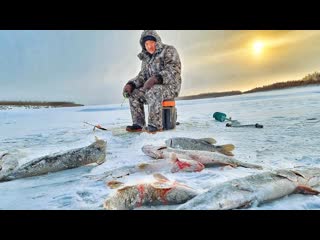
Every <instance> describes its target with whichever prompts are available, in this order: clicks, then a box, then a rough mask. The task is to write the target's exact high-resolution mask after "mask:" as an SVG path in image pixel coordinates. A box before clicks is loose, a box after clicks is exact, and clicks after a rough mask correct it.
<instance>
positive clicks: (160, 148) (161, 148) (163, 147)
mask: <svg viewBox="0 0 320 240" xmlns="http://www.w3.org/2000/svg"><path fill="white" fill-rule="evenodd" d="M166 148H168V147H167V146H160V147H159V148H158V149H157V150H163V149H166Z"/></svg>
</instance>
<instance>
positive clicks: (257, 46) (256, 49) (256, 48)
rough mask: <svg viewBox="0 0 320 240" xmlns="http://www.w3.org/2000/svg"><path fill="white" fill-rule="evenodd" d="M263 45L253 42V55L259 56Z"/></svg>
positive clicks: (260, 42) (259, 42)
mask: <svg viewBox="0 0 320 240" xmlns="http://www.w3.org/2000/svg"><path fill="white" fill-rule="evenodd" d="M264 46H265V44H264V43H263V42H262V41H255V42H254V43H253V46H252V48H253V53H254V54H255V55H260V54H261V53H262V51H263V49H264Z"/></svg>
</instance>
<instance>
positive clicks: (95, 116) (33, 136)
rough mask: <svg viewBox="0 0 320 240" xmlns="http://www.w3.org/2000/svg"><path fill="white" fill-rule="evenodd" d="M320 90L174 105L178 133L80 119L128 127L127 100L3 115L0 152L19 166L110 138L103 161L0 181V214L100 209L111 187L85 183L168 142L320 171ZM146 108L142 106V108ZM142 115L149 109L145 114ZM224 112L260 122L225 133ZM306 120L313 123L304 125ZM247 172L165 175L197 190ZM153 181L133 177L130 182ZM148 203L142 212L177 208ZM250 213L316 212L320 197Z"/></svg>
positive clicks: (252, 171) (246, 121)
mask: <svg viewBox="0 0 320 240" xmlns="http://www.w3.org/2000/svg"><path fill="white" fill-rule="evenodd" d="M319 101H320V87H318V86H312V87H300V88H291V89H286V90H275V91H269V92H260V93H251V94H244V95H237V96H228V97H221V98H210V99H199V100H188V101H187V100H185V101H177V111H178V121H179V122H180V125H179V126H177V128H176V129H175V130H171V131H165V132H161V133H157V134H154V135H153V134H147V133H141V134H119V135H114V134H112V132H111V131H101V130H95V131H92V130H93V128H92V127H91V126H88V125H86V124H84V123H83V121H87V122H91V123H94V124H100V125H101V126H103V127H106V128H110V129H111V128H118V127H119V126H126V125H129V124H131V115H130V111H129V108H128V103H127V102H126V103H125V104H124V105H123V106H121V105H120V104H114V105H105V106H84V107H72V108H43V109H21V108H13V109H8V110H1V111H0V154H1V153H3V152H9V153H10V154H11V155H12V156H15V157H16V158H18V159H19V164H23V163H25V162H28V161H30V160H32V159H34V158H37V157H40V156H44V155H47V154H52V153H56V152H61V151H66V150H69V149H73V148H78V147H83V146H86V145H89V144H91V143H92V142H93V141H94V137H95V136H97V137H100V138H102V139H104V140H106V141H107V157H106V162H105V163H104V164H102V165H99V166H95V165H88V166H84V167H80V168H77V169H71V170H65V171H61V172H57V173H50V174H47V175H42V176H38V177H32V178H25V179H18V180H14V181H10V182H2V183H0V209H102V204H103V202H104V200H105V199H106V198H107V197H108V195H109V194H111V193H112V192H113V191H114V190H111V189H108V188H107V187H106V184H105V182H103V181H96V180H95V179H94V178H88V177H87V176H88V175H91V176H95V175H99V174H101V173H103V172H105V171H108V170H112V169H114V168H118V167H122V166H126V165H133V164H136V163H141V162H147V161H150V160H151V159H150V158H149V157H147V156H145V155H144V154H143V152H142V151H141V147H142V146H143V145H145V144H163V143H164V141H165V140H166V139H168V138H170V137H192V138H204V137H213V138H215V139H216V140H217V144H219V145H220V144H228V143H231V144H234V145H235V146H236V149H235V150H234V151H233V153H234V154H235V158H236V159H238V160H240V161H247V162H250V163H256V164H260V165H263V166H264V167H265V168H266V169H276V168H286V167H295V166H302V165H307V166H317V167H320V137H319V136H320V108H319ZM146 110H147V107H146ZM146 112H147V111H146ZM214 112H224V113H226V114H227V115H228V116H229V117H232V119H236V120H238V121H240V123H242V124H255V123H260V124H262V125H263V126H264V128H262V129H257V128H228V127H226V126H225V125H226V123H225V122H224V123H221V122H217V121H215V120H214V119H213V117H212V115H213V113H214ZM309 119H311V120H309ZM260 171H261V170H256V169H246V168H242V167H239V168H236V169H232V168H228V167H225V168H207V169H205V170H203V171H202V172H197V173H174V174H173V173H165V176H166V177H168V178H169V179H172V180H176V181H180V182H183V183H185V184H187V185H189V186H191V187H193V188H195V189H197V190H198V191H199V192H202V191H205V190H207V189H209V188H210V187H211V186H213V185H214V184H217V183H220V182H223V181H226V180H230V179H234V178H239V177H244V176H247V175H249V174H255V173H258V172H260ZM149 179H152V176H151V175H146V174H142V173H141V174H134V175H132V176H128V177H126V178H125V179H123V180H124V181H125V182H127V183H130V184H132V183H136V182H139V181H144V180H149ZM176 207H177V206H157V207H155V206H153V207H141V208H140V209H161V210H162V209H175V208H176ZM250 209H320V197H319V196H308V195H300V194H293V195H290V196H287V197H285V198H282V199H279V200H276V201H273V202H271V203H266V204H263V205H261V206H258V207H252V208H250Z"/></svg>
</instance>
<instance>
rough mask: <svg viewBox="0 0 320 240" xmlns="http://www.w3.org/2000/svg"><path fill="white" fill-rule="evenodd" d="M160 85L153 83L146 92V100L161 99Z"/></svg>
mask: <svg viewBox="0 0 320 240" xmlns="http://www.w3.org/2000/svg"><path fill="white" fill-rule="evenodd" d="M161 96H162V87H161V85H154V86H153V87H152V88H151V89H150V90H148V91H147V92H146V99H147V101H150V100H154V99H158V100H159V101H161Z"/></svg>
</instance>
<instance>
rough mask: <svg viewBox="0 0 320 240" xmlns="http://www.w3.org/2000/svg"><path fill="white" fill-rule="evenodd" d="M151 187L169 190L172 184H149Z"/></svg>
mask: <svg viewBox="0 0 320 240" xmlns="http://www.w3.org/2000/svg"><path fill="white" fill-rule="evenodd" d="M151 186H152V187H153V188H155V189H171V188H172V186H173V184H172V183H171V182H167V181H166V182H163V181H161V182H154V183H151Z"/></svg>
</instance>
